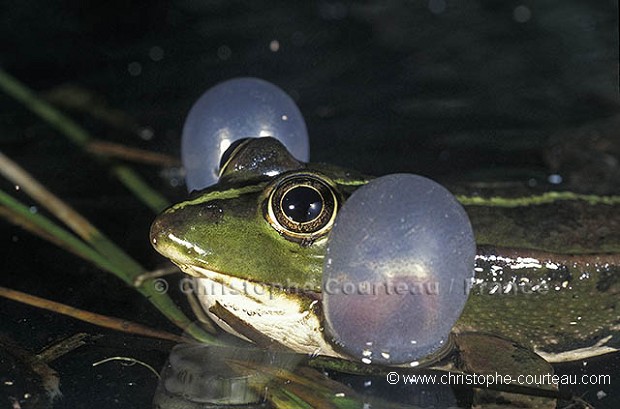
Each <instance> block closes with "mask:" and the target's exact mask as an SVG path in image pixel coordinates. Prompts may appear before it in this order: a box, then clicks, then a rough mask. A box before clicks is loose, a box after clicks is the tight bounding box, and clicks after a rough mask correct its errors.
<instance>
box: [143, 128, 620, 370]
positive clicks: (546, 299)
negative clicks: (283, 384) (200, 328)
mask: <svg viewBox="0 0 620 409" xmlns="http://www.w3.org/2000/svg"><path fill="white" fill-rule="evenodd" d="M222 163H223V166H222V170H221V176H220V180H219V183H218V184H216V185H214V186H211V187H209V188H207V189H204V190H202V191H200V192H195V193H194V194H192V196H191V197H190V199H188V200H186V201H184V202H181V203H179V204H176V205H174V206H172V207H170V208H169V209H168V210H166V211H165V212H164V213H162V214H161V215H160V216H159V217H158V218H157V219H156V220H155V222H154V223H153V226H152V229H151V240H152V243H153V245H154V246H155V248H156V249H157V251H159V252H160V253H161V254H163V255H165V256H166V257H168V258H169V259H171V260H172V261H173V262H174V263H176V264H177V265H178V266H179V267H180V268H181V269H182V270H183V271H184V272H185V273H187V274H189V275H191V276H194V277H196V278H197V280H196V281H195V286H196V288H195V292H196V294H197V295H198V298H199V299H200V302H201V303H202V306H203V307H204V309H205V310H206V311H207V313H208V314H209V315H210V316H211V318H213V319H214V320H215V321H216V322H217V323H218V324H219V325H220V326H222V327H223V328H225V329H226V330H228V331H229V332H232V333H235V334H237V335H240V336H242V337H244V338H247V339H250V340H252V341H254V342H255V343H257V344H259V345H278V344H281V345H282V346H285V347H288V348H290V349H292V350H294V351H297V352H302V353H308V354H320V355H326V356H332V357H339V358H345V359H350V358H348V357H347V356H345V355H344V354H343V353H341V352H340V351H339V350H338V348H334V346H333V345H332V344H331V339H330V337H329V336H328V335H327V334H325V333H324V331H323V325H322V322H323V321H322V320H323V319H322V317H321V293H320V292H321V283H322V278H321V273H322V266H323V257H324V252H325V244H326V238H327V233H328V232H329V231H330V228H331V226H332V223H333V220H334V218H335V214H336V213H337V211H338V209H339V206H340V205H341V204H342V203H343V202H344V201H346V200H347V198H348V197H349V195H350V194H351V193H352V192H353V191H354V190H355V189H356V188H357V187H359V186H361V185H363V184H365V183H367V181H368V180H369V178H366V177H363V176H361V175H358V174H355V173H353V172H349V171H346V170H343V169H340V168H336V167H332V166H326V165H318V164H312V163H308V164H306V163H301V162H298V161H297V160H295V159H294V158H293V157H292V156H290V154H289V153H288V152H287V151H286V149H284V148H283V147H282V145H280V143H279V142H277V141H275V140H273V139H271V138H260V139H255V140H248V141H245V142H241V143H239V144H237V145H235V146H233V147H231V148H230V149H229V150H228V152H227V154H225V156H224V158H223V161H222ZM456 191H457V193H458V189H456ZM477 191H478V193H477V195H476V196H475V197H474V196H466V195H457V197H458V198H459V200H460V201H461V202H462V203H463V205H464V206H465V209H466V211H467V213H468V215H469V217H470V219H471V222H472V225H473V227H474V231H475V233H476V240H477V243H478V256H477V259H476V267H475V271H476V274H475V281H474V284H473V287H472V295H471V296H470V297H469V300H468V301H467V304H466V307H465V310H464V311H463V314H462V315H461V318H460V319H459V321H458V322H457V323H456V325H455V326H454V328H453V333H455V334H460V333H464V332H476V333H489V334H494V335H498V336H501V337H504V338H507V339H510V340H513V341H515V342H516V343H517V344H520V345H523V346H525V347H527V348H530V349H533V350H535V351H537V352H538V353H539V354H540V355H541V356H543V357H544V358H545V359H547V360H548V361H550V362H559V361H568V360H575V359H582V358H585V357H588V356H594V355H599V354H603V353H607V352H612V351H614V350H616V349H618V348H619V347H620V341H618V338H619V337H620V313H619V312H618V311H619V310H620V308H617V307H620V306H617V305H616V304H618V302H619V300H620V297H619V295H620V282H619V281H620V200H618V198H616V197H608V198H601V197H586V196H576V195H571V194H556V193H552V194H542V195H539V196H527V197H521V196H520V195H519V194H518V193H517V192H514V191H513V192H510V193H511V194H510V196H509V197H507V196H496V197H488V196H487V197H485V195H484V189H477ZM498 193H500V194H503V193H505V192H497V191H494V192H492V194H493V195H496V194H498ZM289 202H290V203H291V204H292V205H293V206H291V207H290V208H289V207H288V206H286V205H282V204H283V203H285V204H286V203H289ZM295 205H297V208H299V207H300V206H301V207H303V208H304V209H306V210H307V211H304V212H302V213H296V212H295V210H291V209H294V208H295ZM312 206H314V208H313V207H312ZM540 214H545V215H546V216H545V220H541V217H540ZM566 215H571V219H570V221H569V222H568V223H569V224H570V225H571V226H574V229H572V230H570V231H566V229H564V228H563V226H565V225H566V220H564V218H565V217H566ZM378 217H380V215H378ZM574 221H577V222H576V223H575V222H574ZM541 223H542V224H543V225H544V226H548V227H549V226H555V228H545V229H544V230H543V231H540V230H539V227H540V224H541ZM573 223H574V224H573ZM597 252H601V254H597ZM603 253H604V254H603ZM601 283H604V284H605V285H601ZM464 290H465V289H464ZM413 313H414V312H412V314H413ZM360 331H363V328H360Z"/></svg>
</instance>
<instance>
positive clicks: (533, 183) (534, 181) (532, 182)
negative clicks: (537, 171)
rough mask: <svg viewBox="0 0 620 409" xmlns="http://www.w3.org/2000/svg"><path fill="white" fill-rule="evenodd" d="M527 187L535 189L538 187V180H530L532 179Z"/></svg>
mask: <svg viewBox="0 0 620 409" xmlns="http://www.w3.org/2000/svg"><path fill="white" fill-rule="evenodd" d="M527 185H528V186H529V187H534V186H536V185H538V181H537V180H536V179H534V178H530V179H529V180H528V181H527Z"/></svg>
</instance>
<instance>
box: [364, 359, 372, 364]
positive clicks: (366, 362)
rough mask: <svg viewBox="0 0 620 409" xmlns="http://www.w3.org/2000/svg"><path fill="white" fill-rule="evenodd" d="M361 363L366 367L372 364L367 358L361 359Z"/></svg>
mask: <svg viewBox="0 0 620 409" xmlns="http://www.w3.org/2000/svg"><path fill="white" fill-rule="evenodd" d="M362 362H363V363H365V364H366V365H370V364H371V363H372V360H371V359H368V358H362Z"/></svg>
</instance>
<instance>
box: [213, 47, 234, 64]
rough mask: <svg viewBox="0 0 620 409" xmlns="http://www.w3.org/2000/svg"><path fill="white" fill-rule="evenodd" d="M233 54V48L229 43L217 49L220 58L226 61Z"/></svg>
mask: <svg viewBox="0 0 620 409" xmlns="http://www.w3.org/2000/svg"><path fill="white" fill-rule="evenodd" d="M231 55H232V50H231V49H230V47H229V46H227V45H221V46H220V47H219V48H218V49H217V56H218V57H219V59H220V60H223V61H225V60H227V59H229V58H230V56H231Z"/></svg>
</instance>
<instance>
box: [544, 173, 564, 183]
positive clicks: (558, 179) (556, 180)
mask: <svg viewBox="0 0 620 409" xmlns="http://www.w3.org/2000/svg"><path fill="white" fill-rule="evenodd" d="M547 181H548V182H549V183H551V184H553V185H559V184H560V183H562V176H560V175H558V174H557V173H553V174H551V175H549V177H547Z"/></svg>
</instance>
